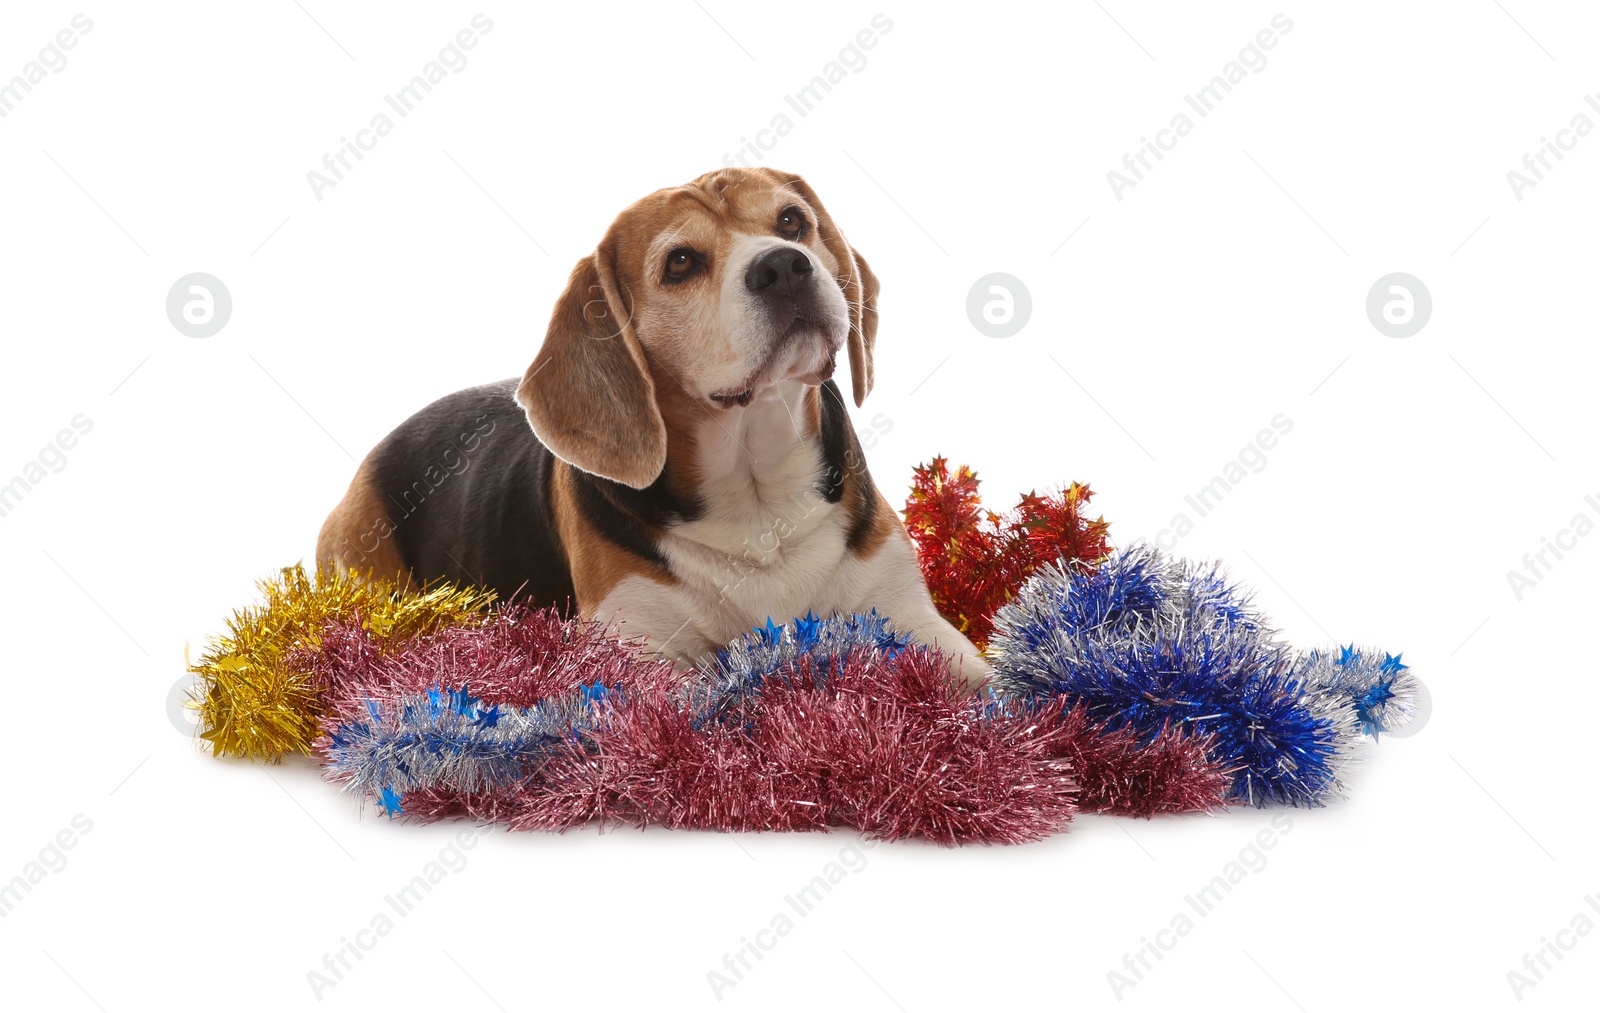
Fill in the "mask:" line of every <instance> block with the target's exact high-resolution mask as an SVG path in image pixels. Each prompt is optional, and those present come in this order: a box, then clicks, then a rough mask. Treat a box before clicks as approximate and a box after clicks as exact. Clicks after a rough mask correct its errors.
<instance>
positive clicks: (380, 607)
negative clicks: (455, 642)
mask: <svg viewBox="0 0 1600 1013" xmlns="http://www.w3.org/2000/svg"><path fill="white" fill-rule="evenodd" d="M259 587H260V591H261V595H262V597H263V598H264V599H265V601H264V603H262V604H258V605H253V606H251V607H249V608H246V609H242V610H240V611H237V612H235V613H234V614H233V616H232V617H231V618H230V619H229V620H228V624H227V625H228V632H227V633H225V634H223V635H222V636H220V637H217V638H215V639H214V640H213V641H212V643H211V645H210V646H209V647H208V649H207V650H206V652H205V654H204V655H203V656H202V657H201V659H200V662H199V664H196V665H193V666H191V667H190V669H189V670H190V671H191V672H193V673H194V674H195V675H197V676H198V677H199V678H198V679H197V680H196V686H195V687H194V689H193V690H192V691H191V696H192V698H193V700H194V702H195V705H196V706H197V707H198V709H199V711H200V729H201V731H200V737H201V738H202V739H205V740H206V741H207V742H210V743H211V747H212V751H213V752H214V753H215V754H216V755H219V756H221V755H224V754H226V755H233V756H246V757H249V758H250V759H253V760H257V761H265V762H276V761H277V760H278V759H279V758H280V757H282V756H283V754H285V753H308V752H310V751H311V743H312V741H313V740H314V739H315V738H316V737H317V735H318V734H319V732H320V727H319V725H318V718H319V717H320V715H321V711H322V698H323V691H324V689H325V685H324V683H323V682H322V681H321V680H320V679H318V678H317V677H316V675H315V674H314V673H313V672H312V671H310V669H309V668H308V667H307V666H306V665H305V664H304V663H303V658H302V655H301V652H302V651H303V650H304V649H306V648H308V647H314V646H315V645H317V644H318V643H319V642H320V640H321V637H322V631H323V627H324V626H325V624H327V623H328V622H330V621H334V622H337V621H350V620H355V621H359V623H360V624H361V626H362V628H363V629H364V630H365V631H366V632H367V633H368V634H369V635H370V637H371V641H372V643H373V644H374V650H383V649H386V647H387V646H388V645H393V644H396V643H402V642H404V641H405V640H407V639H408V638H410V637H412V636H415V635H416V634H419V633H423V632H427V631H429V630H432V629H436V628H438V627H439V626H441V625H449V624H468V625H471V624H474V623H476V622H478V621H480V619H481V611H480V610H482V609H483V608H484V607H485V606H487V605H488V604H489V603H490V602H491V601H493V600H494V595H493V594H492V593H490V592H488V591H484V590H481V589H476V588H460V587H455V586H453V585H448V584H444V585H439V586H437V587H433V588H430V589H427V590H424V591H421V592H407V593H404V594H402V593H399V592H397V591H396V590H395V589H394V587H393V585H392V584H389V583H387V582H385V581H368V580H361V579H358V578H357V577H356V576H354V575H352V574H346V573H340V572H333V571H329V570H322V571H318V572H316V573H315V574H307V573H306V571H305V570H304V569H303V568H302V567H300V566H291V567H285V568H284V569H283V570H282V571H280V573H279V575H278V577H277V579H275V580H264V581H262V582H261V583H260V585H259Z"/></svg>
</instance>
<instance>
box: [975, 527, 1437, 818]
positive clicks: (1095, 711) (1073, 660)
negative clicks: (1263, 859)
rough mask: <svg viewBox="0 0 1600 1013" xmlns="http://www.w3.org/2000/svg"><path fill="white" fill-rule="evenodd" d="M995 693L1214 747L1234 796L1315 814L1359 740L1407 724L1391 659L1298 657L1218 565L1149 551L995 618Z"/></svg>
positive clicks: (1036, 590) (1034, 594)
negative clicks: (1082, 710)
mask: <svg viewBox="0 0 1600 1013" xmlns="http://www.w3.org/2000/svg"><path fill="white" fill-rule="evenodd" d="M995 625H996V634H995V637H994V640H993V643H992V655H993V660H994V664H995V671H996V684H997V686H998V687H999V688H1000V689H1001V690H1002V691H1006V692H1011V693H1016V694H1019V695H1021V696H1023V697H1025V698H1032V699H1046V700H1048V699H1053V698H1056V697H1060V698H1063V699H1065V700H1068V701H1070V702H1072V703H1075V704H1082V705H1084V706H1085V707H1086V708H1087V712H1088V714H1089V715H1090V716H1091V717H1093V718H1095V719H1099V720H1104V721H1106V722H1107V723H1108V725H1109V726H1110V727H1112V728H1131V729H1135V730H1137V731H1138V732H1139V733H1140V735H1141V737H1143V738H1144V739H1147V740H1150V741H1153V740H1154V739H1155V737H1156V736H1157V735H1159V734H1161V733H1162V732H1164V731H1166V730H1167V729H1169V728H1171V727H1172V726H1173V725H1174V724H1176V725H1179V726H1181V727H1185V728H1189V729H1192V730H1193V731H1195V732H1197V733H1199V734H1203V735H1206V736H1209V738H1210V741H1211V743H1212V746H1211V749H1212V756H1213V757H1214V758H1215V759H1217V760H1218V761H1219V762H1220V763H1222V764H1223V766H1224V767H1225V768H1227V769H1228V770H1229V771H1231V772H1232V776H1233V783H1232V785H1231V789H1230V797H1231V798H1232V799H1233V800H1235V801H1239V802H1245V803H1250V804H1254V805H1258V806H1260V805H1266V804H1268V803H1269V802H1278V803H1286V804H1290V805H1318V804H1321V803H1322V802H1323V801H1325V800H1327V799H1329V798H1333V797H1337V796H1338V795H1339V794H1340V793H1341V792H1342V789H1343V785H1342V783H1341V781H1340V772H1341V770H1342V769H1343V767H1344V765H1345V764H1346V763H1347V762H1348V761H1349V759H1350V758H1351V755H1352V752H1353V750H1354V748H1355V746H1356V744H1357V742H1358V741H1359V740H1360V739H1361V738H1362V737H1363V734H1364V733H1365V734H1375V733H1377V732H1379V731H1383V730H1389V729H1391V728H1393V727H1396V726H1397V725H1398V724H1399V723H1403V721H1404V720H1406V719H1407V718H1408V717H1409V714H1410V707H1411V699H1412V697H1413V695H1414V683H1413V680H1412V677H1411V676H1410V674H1409V671H1408V670H1407V668H1406V666H1404V665H1403V664H1401V663H1400V661H1399V659H1398V658H1397V657H1391V656H1389V655H1386V654H1384V655H1382V656H1381V657H1380V656H1379V654H1377V653H1375V652H1366V653H1363V652H1357V651H1355V650H1354V649H1353V648H1347V649H1345V650H1343V651H1341V652H1339V654H1338V655H1337V656H1330V655H1327V654H1323V653H1320V652H1311V653H1310V654H1306V655H1303V656H1301V655H1296V654H1295V653H1294V652H1293V650H1292V649H1291V648H1290V647H1289V646H1288V645H1286V644H1285V643H1283V642H1282V641H1280V640H1279V639H1278V636H1277V634H1276V633H1275V632H1274V631H1273V630H1272V629H1271V628H1270V627H1269V626H1268V625H1267V623H1266V621H1265V619H1264V618H1263V617H1262V616H1261V615H1260V614H1259V613H1258V612H1256V611H1255V610H1254V608H1253V607H1252V606H1251V604H1250V601H1249V599H1248V597H1247V596H1246V595H1244V594H1243V593H1242V592H1240V591H1239V590H1238V589H1237V588H1236V587H1234V586H1233V585H1231V584H1230V583H1228V581H1227V580H1226V578H1225V577H1224V576H1223V575H1222V573H1221V571H1220V570H1219V569H1218V568H1217V567H1215V566H1214V565H1207V566H1202V565H1197V564H1194V563H1191V562H1187V561H1183V560H1169V559H1167V558H1165V557H1164V556H1163V555H1162V554H1161V552H1160V551H1159V550H1157V549H1155V548H1154V547H1152V546H1149V545H1136V546H1133V547H1131V548H1129V549H1125V550H1123V551H1121V552H1119V553H1117V554H1116V555H1114V556H1113V557H1111V558H1110V559H1108V560H1107V561H1106V562H1104V563H1102V564H1101V565H1100V566H1098V567H1096V568H1095V569H1093V570H1090V571H1086V572H1085V571H1074V570H1069V569H1068V568H1067V567H1066V566H1064V565H1055V566H1047V567H1045V568H1044V569H1042V570H1041V571H1040V572H1039V573H1038V574H1036V575H1035V576H1034V577H1033V578H1032V579H1031V580H1030V581H1029V582H1028V583H1027V584H1025V585H1024V586H1023V587H1022V589H1021V590H1020V591H1019V592H1018V594H1017V597H1016V598H1015V600H1013V601H1012V602H1010V603H1008V604H1007V605H1005V606H1004V607H1002V608H1001V609H1000V610H999V612H998V613H997V614H996V617H995Z"/></svg>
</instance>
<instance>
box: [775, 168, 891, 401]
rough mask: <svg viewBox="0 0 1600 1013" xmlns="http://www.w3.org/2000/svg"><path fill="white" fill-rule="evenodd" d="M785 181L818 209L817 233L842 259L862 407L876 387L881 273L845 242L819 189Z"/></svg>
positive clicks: (854, 389)
mask: <svg viewBox="0 0 1600 1013" xmlns="http://www.w3.org/2000/svg"><path fill="white" fill-rule="evenodd" d="M784 182H785V183H786V184H787V185H788V187H789V189H791V190H793V191H794V192H795V193H797V194H799V195H800V196H801V197H802V198H804V199H805V202H806V203H807V204H809V205H811V210H812V211H814V212H816V215H817V232H818V235H819V236H821V238H822V245H823V246H826V247H827V248H828V252H829V253H831V254H833V259H834V260H836V261H838V262H839V275H838V276H837V277H836V278H835V279H834V280H835V281H837V282H838V283H839V287H840V288H841V289H843V290H844V301H845V303H846V304H847V305H848V306H849V307H850V336H849V339H848V342H847V344H848V346H849V348H850V384H851V393H853V394H854V395H855V399H856V407H857V408H859V407H861V402H863V401H865V400H866V398H867V394H868V393H870V392H871V390H872V346H873V343H874V342H875V341H877V338H878V276H877V275H875V274H873V273H872V268H870V267H868V266H867V262H866V260H865V259H863V258H862V256H861V254H859V253H857V252H856V251H855V249H854V248H853V247H851V245H850V244H849V243H847V242H845V238H844V233H842V232H840V231H839V226H837V225H835V224H834V223H833V218H832V216H830V215H829V214H828V209H827V208H825V207H823V206H822V201H820V200H818V199H817V192H816V191H815V190H813V189H811V184H809V183H807V182H806V181H805V180H804V179H801V178H800V177H799V176H795V175H789V176H787V178H786V179H785V181H784Z"/></svg>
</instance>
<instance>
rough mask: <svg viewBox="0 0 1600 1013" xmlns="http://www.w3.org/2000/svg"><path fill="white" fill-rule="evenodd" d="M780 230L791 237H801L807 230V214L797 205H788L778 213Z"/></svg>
mask: <svg viewBox="0 0 1600 1013" xmlns="http://www.w3.org/2000/svg"><path fill="white" fill-rule="evenodd" d="M778 231H779V232H781V233H783V234H784V235H786V236H788V237H789V238H790V239H799V238H800V237H801V236H802V235H804V234H805V231H806V216H805V213H804V212H802V211H801V210H800V209H799V208H797V207H786V208H784V209H783V211H782V212H780V213H779V215H778Z"/></svg>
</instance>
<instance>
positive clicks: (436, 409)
mask: <svg viewBox="0 0 1600 1013" xmlns="http://www.w3.org/2000/svg"><path fill="white" fill-rule="evenodd" d="M877 296H878V279H877V278H876V277H875V276H874V275H873V273H872V271H871V269H870V268H868V267H867V262H866V261H865V260H863V259H862V258H861V255H860V254H859V253H857V252H856V251H855V250H853V249H852V248H851V247H850V245H849V244H848V243H846V242H845V238H844V234H843V233H841V232H840V231H839V227H838V226H837V225H835V224H834V221H833V219H832V218H831V217H830V216H829V215H828V212H827V209H825V208H824V207H823V206H822V202H821V201H820V200H818V199H817V195H816V193H815V192H814V191H813V190H812V189H811V187H810V186H809V185H808V184H807V183H806V182H805V181H804V180H803V179H801V178H800V177H799V176H796V175H792V174H789V173H783V172H777V171H775V170H771V169H765V168H757V169H743V168H732V169H722V170H718V171H716V172H712V173H708V174H706V175H704V176H701V177H700V178H699V179H696V180H694V181H693V182H691V183H689V184H687V185H684V186H678V187H671V188H669V189H666V190H660V191H657V192H656V193H653V194H651V195H649V196H648V197H645V198H644V199H642V200H640V201H638V202H637V203H635V204H633V205H632V206H631V207H629V208H627V209H626V210H625V211H623V212H622V213H621V214H620V215H618V216H617V219H616V221H614V222H612V224H611V228H610V229H608V230H607V231H606V234H605V237H604V238H603V239H602V240H601V241H600V245H599V247H598V248H597V249H596V250H595V251H594V253H593V254H591V255H589V256H587V257H584V258H583V259H582V260H580V261H579V262H578V265H577V266H576V267H575V268H574V269H573V271H572V275H571V277H570V279H569V280H568V282H567V286H566V290H565V292H564V293H563V294H562V295H561V297H560V299H559V300H558V301H557V303H556V306H555V310H554V312H553V313H552V314H551V317H550V326H549V329H548V330H547V331H546V332H545V338H544V344H543V346H542V347H541V348H540V349H539V352H538V354H537V355H536V356H535V358H534V360H533V363H532V365H530V366H529V367H528V369H527V371H526V373H525V374H524V375H523V377H522V379H521V380H520V381H518V380H515V379H511V380H504V381H501V382H499V383H491V384H486V385H484V386H481V387H473V388H471V389H469V390H464V391H460V392H458V393H455V394H451V395H449V396H447V397H444V398H441V399H440V400H438V401H435V402H434V403H433V404H431V405H429V406H428V407H426V408H424V409H422V410H421V411H420V412H418V413H417V414H415V415H413V416H412V417H411V418H410V419H407V420H406V421H405V422H403V423H401V424H400V426H399V427H398V428H397V429H395V430H394V431H393V432H392V433H390V434H389V435H388V436H387V437H385V438H384V439H383V441H382V442H380V443H379V444H378V445H377V446H376V447H374V448H373V450H372V452H371V453H369V454H368V455H367V457H366V459H365V460H363V461H362V462H361V465H360V466H359V468H358V469H357V470H356V474H355V478H354V479H353V480H352V481H351V483H350V488H349V491H347V492H346V493H345V496H344V499H343V500H341V501H340V503H339V504H338V506H336V507H334V509H333V512H332V513H331V514H330V515H329V517H328V519H327V522H326V523H325V524H324V525H323V527H322V532H321V535H320V536H319V537H318V539H317V561H318V563H319V564H320V565H336V566H341V567H353V568H356V569H358V570H363V571H370V572H371V573H373V574H374V575H377V576H385V577H386V576H390V575H394V576H395V577H397V578H398V579H399V580H400V582H401V583H402V585H412V584H420V583H427V582H429V581H432V580H434V579H436V578H449V579H453V580H456V581H468V582H471V583H474V584H480V585H484V586H486V587H489V588H492V589H493V590H495V591H496V592H498V593H499V595H500V596H501V597H502V598H505V597H510V596H511V595H513V594H515V595H517V596H518V597H519V598H520V599H522V600H527V601H533V602H537V603H541V604H545V603H548V604H555V605H560V606H562V607H568V603H569V602H571V603H572V604H575V605H576V607H577V608H578V610H579V612H580V614H581V615H582V616H583V617H584V618H586V619H591V620H595V621H598V622H601V623H606V624H615V625H616V626H617V628H618V632H619V633H620V634H621V635H624V636H629V637H635V638H640V639H642V640H643V642H644V644H645V646H646V648H647V649H648V650H651V651H653V652H656V653H658V654H661V655H664V656H666V657H669V658H671V659H672V660H673V661H674V662H676V663H678V664H679V665H680V666H684V667H687V666H691V665H694V664H696V663H698V662H701V661H703V660H704V659H705V658H706V657H707V656H708V655H709V654H711V653H712V652H714V651H715V650H716V649H717V648H719V647H722V646H723V645H725V644H727V643H728V642H729V641H731V640H733V639H735V638H737V637H739V636H740V635H742V634H745V633H748V632H749V631H750V629H751V628H752V627H759V626H762V625H764V624H765V623H766V621H767V619H768V618H769V617H771V618H772V619H774V620H776V621H778V622H783V621H786V620H788V619H790V618H792V617H795V616H802V615H805V614H806V613H807V612H814V613H816V614H818V615H821V616H827V615H830V614H834V613H839V612H856V611H866V610H868V609H872V608H876V609H877V610H878V611H879V612H880V613H883V614H886V615H887V616H889V618H890V619H891V621H892V622H893V623H894V624H895V625H896V626H897V627H899V628H900V629H902V630H904V631H906V632H908V633H910V634H912V635H913V636H914V637H916V638H917V639H918V640H920V641H921V642H923V643H926V644H930V645H934V646H937V647H939V648H940V649H941V650H943V651H944V652H945V653H946V654H947V655H948V656H949V657H950V659H951V670H952V674H954V675H956V676H957V677H958V678H960V679H961V680H963V681H965V682H967V683H969V684H977V683H979V682H981V681H983V680H984V679H986V678H987V677H988V675H989V667H988V665H987V664H985V662H984V661H983V660H982V659H981V658H980V657H979V655H978V653H977V650H976V649H975V648H974V647H973V645H972V643H971V642H970V641H968V640H967V638H966V637H964V636H962V635H961V634H960V633H959V632H958V631H957V630H956V629H955V627H953V626H951V625H950V623H948V622H946V621H945V620H944V619H943V618H942V617H940V615H939V613H938V612H937V610H935V608H934V605H933V601H932V599H931V597H930V596H929V594H928V589H927V585H926V584H925V583H924V581H923V578H922V573H921V571H920V569H919V568H918V565H917V557H916V553H915V551H914V550H913V548H912V545H911V540H910V538H909V536H908V535H907V534H906V531H905V528H904V527H903V526H902V525H901V523H900V520H899V518H898V517H897V516H896V514H895V511H894V508H893V506H891V505H890V503H889V501H888V500H887V499H885V498H884V496H883V494H882V493H881V492H879V491H878V488H877V487H876V486H875V485H874V484H873V481H872V478H871V476H870V475H868V473H867V464H866V461H865V459H864V458H863V457H862V453H861V447H860V444H859V443H858V442H857V440H856V435H855V432H854V431H853V430H852V428H851V425H850V417H849V413H848V411H847V410H846V408H845V403H844V399H843V397H842V396H841V394H840V391H839V388H838V385H837V384H835V382H834V381H833V380H832V379H831V377H832V376H833V372H834V363H835V358H836V356H837V355H838V353H839V350H840V349H841V348H846V349H848V351H849V357H850V374H851V390H852V394H853V396H854V400H855V403H856V405H857V406H858V407H859V406H860V405H861V402H862V400H863V399H864V398H865V397H866V396H867V393H868V391H870V390H871V389H872V382H873V362H872V352H873V343H874V340H875V338H876V335H877V330H878V315H877Z"/></svg>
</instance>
